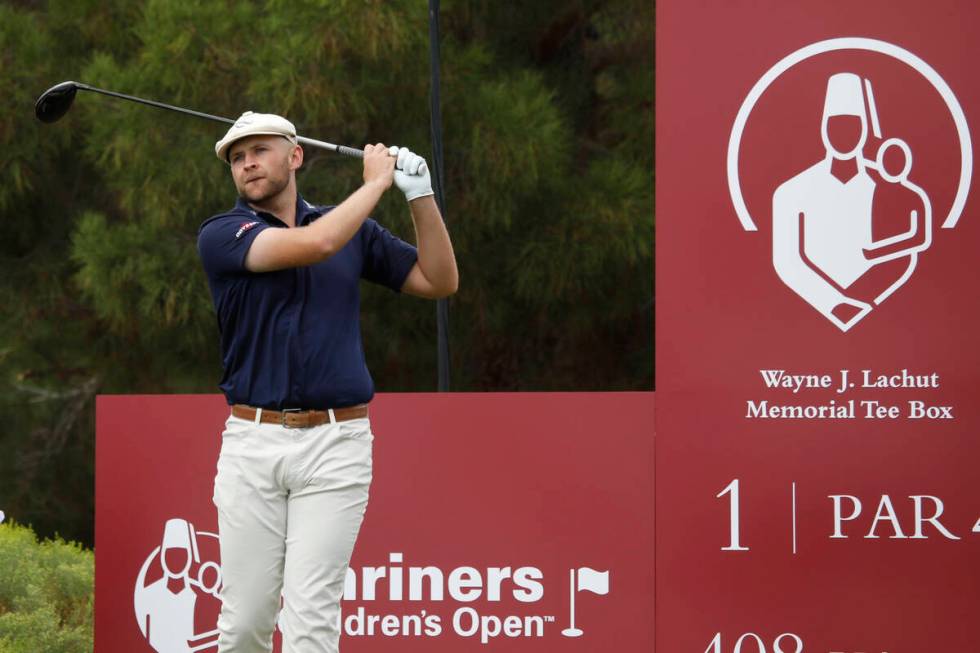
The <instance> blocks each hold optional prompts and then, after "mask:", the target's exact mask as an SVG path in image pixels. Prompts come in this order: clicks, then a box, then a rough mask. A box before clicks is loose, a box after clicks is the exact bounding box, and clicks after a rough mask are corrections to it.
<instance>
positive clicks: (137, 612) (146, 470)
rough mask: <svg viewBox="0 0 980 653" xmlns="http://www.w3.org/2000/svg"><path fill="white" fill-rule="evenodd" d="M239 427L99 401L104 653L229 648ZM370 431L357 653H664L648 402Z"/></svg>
mask: <svg viewBox="0 0 980 653" xmlns="http://www.w3.org/2000/svg"><path fill="white" fill-rule="evenodd" d="M227 414H228V407H227V406H226V405H225V403H224V400H223V398H222V397H219V396H142V397H140V396H114V397H113V396H102V397H99V398H98V403H97V437H98V442H97V461H96V464H97V484H96V502H97V521H96V549H95V550H96V650H97V651H99V653H111V652H113V651H120V652H125V653H139V652H142V651H146V652H148V653H149V652H151V651H154V650H155V651H157V652H158V653H175V652H177V651H181V652H183V651H190V650H198V651H212V652H213V651H214V650H216V648H215V646H214V644H215V642H216V637H217V635H216V632H215V619H216V616H217V612H218V610H219V609H220V599H219V597H218V594H219V590H220V583H221V567H220V565H221V561H220V556H219V553H218V548H217V539H216V534H217V516H216V513H215V508H214V506H213V504H212V502H211V494H212V484H213V479H214V474H215V463H216V460H217V455H218V449H219V444H220V432H221V429H222V425H223V423H224V420H225V418H226V417H227ZM371 417H372V430H373V431H374V433H375V435H376V439H375V441H374V482H373V485H372V488H371V501H370V506H369V508H368V512H367V517H366V519H365V522H364V526H363V528H362V530H361V534H360V538H359V540H358V544H357V547H356V549H355V553H354V560H353V563H352V566H351V575H350V576H349V577H348V579H349V580H351V581H352V582H350V583H349V587H348V592H347V595H346V600H345V601H344V614H343V628H344V636H343V650H344V651H345V652H353V653H356V652H357V651H422V650H424V651H453V652H456V651H477V650H497V651H508V652H511V651H543V652H548V653H551V652H560V651H607V650H618V651H648V650H651V648H652V646H653V620H652V615H653V520H652V519H651V512H650V511H651V506H652V503H653V478H652V475H651V471H652V468H653V438H652V432H653V396H652V393H594V394H547V393H542V394H513V395H511V394H482V395H468V394H445V395H439V394H412V395H381V396H379V397H377V398H376V399H375V401H374V402H373V403H372V405H371ZM161 551H164V557H163V560H161V556H160V554H161ZM188 560H190V564H188ZM168 579H169V580H170V584H171V587H170V588H169V589H168ZM177 581H179V582H177ZM185 587H187V588H189V589H190V592H184V594H181V592H182V591H183V588H185ZM148 623H149V624H150V627H149V628H147V624H148ZM154 623H155V624H157V628H156V629H154V628H153V624H154ZM147 631H149V633H150V635H149V638H148V637H147V635H146V633H147ZM277 639H278V638H277ZM277 650H278V645H277Z"/></svg>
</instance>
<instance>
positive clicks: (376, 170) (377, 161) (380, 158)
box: [364, 143, 395, 190]
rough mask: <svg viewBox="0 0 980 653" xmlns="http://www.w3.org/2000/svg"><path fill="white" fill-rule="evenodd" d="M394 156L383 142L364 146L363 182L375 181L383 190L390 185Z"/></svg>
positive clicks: (393, 168)
mask: <svg viewBox="0 0 980 653" xmlns="http://www.w3.org/2000/svg"><path fill="white" fill-rule="evenodd" d="M394 170H395V158H394V157H393V156H392V155H391V154H389V153H388V148H387V147H385V145H384V143H378V144H377V145H365V146H364V183H365V184H371V183H377V184H380V185H381V187H382V188H383V189H385V190H387V189H388V188H390V187H391V182H392V179H393V173H394Z"/></svg>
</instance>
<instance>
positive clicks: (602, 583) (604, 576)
mask: <svg viewBox="0 0 980 653" xmlns="http://www.w3.org/2000/svg"><path fill="white" fill-rule="evenodd" d="M568 579H569V580H568V584H569V605H570V609H571V616H570V618H569V621H570V624H569V626H568V628H566V629H565V630H563V631H561V634H562V635H564V636H565V637H581V636H582V629H581V628H576V627H575V592H576V590H579V591H581V590H586V591H589V592H592V593H593V594H608V593H609V572H608V571H596V570H595V569H590V568H589V567H579V568H578V583H577V584H576V582H575V570H574V569H569V570H568Z"/></svg>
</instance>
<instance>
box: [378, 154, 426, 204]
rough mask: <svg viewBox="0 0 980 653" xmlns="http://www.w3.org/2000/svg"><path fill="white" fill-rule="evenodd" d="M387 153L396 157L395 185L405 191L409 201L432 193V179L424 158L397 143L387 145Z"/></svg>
mask: <svg viewBox="0 0 980 653" xmlns="http://www.w3.org/2000/svg"><path fill="white" fill-rule="evenodd" d="M388 154H390V155H391V156H396V157H398V160H397V161H396V162H395V185H396V186H398V188H399V189H401V191H402V192H403V193H405V199H406V200H408V201H409V202H411V201H412V200H414V199H418V198H420V197H425V196H426V195H432V179H431V177H429V166H428V165H426V163H425V159H423V158H422V157H420V156H419V155H418V154H415V153H414V152H412V151H411V150H410V149H408V148H407V147H398V146H397V145H392V146H391V147H389V148H388Z"/></svg>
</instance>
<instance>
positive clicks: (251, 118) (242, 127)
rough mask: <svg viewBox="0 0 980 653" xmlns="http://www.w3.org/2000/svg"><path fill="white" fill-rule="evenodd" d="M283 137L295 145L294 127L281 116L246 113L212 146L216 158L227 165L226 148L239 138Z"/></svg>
mask: <svg viewBox="0 0 980 653" xmlns="http://www.w3.org/2000/svg"><path fill="white" fill-rule="evenodd" d="M263 134H267V135H272V136H285V137H286V138H288V139H289V140H290V141H292V142H293V143H294V144H295V143H296V126H295V125H293V123H291V122H289V121H288V120H286V119H285V118H283V117H282V116H277V115H276V114H274V113H254V112H252V111H246V112H245V113H243V114H242V115H241V116H239V118H238V120H236V121H235V124H234V125H232V126H231V128H230V129H229V130H228V133H226V134H225V135H224V137H223V138H222V139H221V140H220V141H218V142H217V143H215V144H214V153H215V154H217V155H218V158H219V159H221V160H222V161H224V162H225V163H228V148H229V147H231V144H232V143H234V142H235V141H237V140H238V139H240V138H245V137H246V136H259V135H263Z"/></svg>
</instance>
